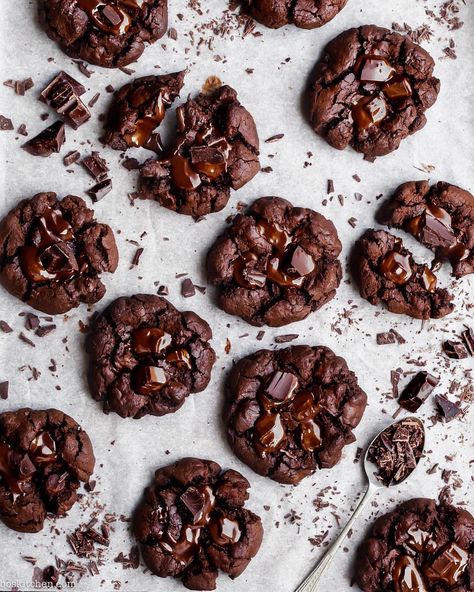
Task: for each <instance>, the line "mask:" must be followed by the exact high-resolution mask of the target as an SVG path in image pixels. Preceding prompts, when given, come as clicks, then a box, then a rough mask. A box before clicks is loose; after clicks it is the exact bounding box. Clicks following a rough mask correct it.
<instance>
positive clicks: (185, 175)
mask: <svg viewBox="0 0 474 592" xmlns="http://www.w3.org/2000/svg"><path fill="white" fill-rule="evenodd" d="M176 115H177V118H178V129H179V130H180V131H181V132H184V131H185V129H186V127H185V122H184V115H183V111H182V107H178V109H177V110H176ZM193 133H194V132H193ZM190 134H191V132H190V133H189V134H188V135H187V136H186V139H184V140H182V141H181V142H180V143H178V145H177V146H176V147H175V149H174V151H173V154H172V156H171V158H169V159H168V160H165V161H162V162H164V163H166V164H170V166H171V179H172V181H173V185H174V186H175V187H177V188H178V189H184V190H190V189H196V187H199V185H201V183H202V178H201V175H204V176H205V177H206V178H207V179H209V180H211V181H216V180H217V179H218V178H219V177H220V176H221V175H222V173H224V172H225V171H227V164H228V160H229V155H230V151H231V148H232V146H231V145H230V144H229V142H228V141H227V140H226V138H225V137H224V136H223V135H222V134H221V133H220V132H219V131H218V130H217V129H216V128H215V127H214V126H212V125H210V126H206V127H204V128H202V129H201V130H199V131H198V132H196V133H194V138H193V142H192V144H191V146H190V147H189V148H188V150H189V156H185V155H183V154H180V152H179V151H180V149H181V147H182V146H183V145H184V143H185V142H186V141H187V140H189V135H190Z"/></svg>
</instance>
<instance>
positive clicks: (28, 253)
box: [18, 209, 88, 283]
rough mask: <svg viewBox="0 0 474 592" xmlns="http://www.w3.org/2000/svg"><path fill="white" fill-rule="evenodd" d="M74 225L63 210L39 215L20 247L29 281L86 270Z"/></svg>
mask: <svg viewBox="0 0 474 592" xmlns="http://www.w3.org/2000/svg"><path fill="white" fill-rule="evenodd" d="M74 239H75V236H74V232H73V229H72V227H71V225H70V224H69V222H67V220H65V219H64V217H63V215H62V213H61V211H60V210H53V209H49V210H47V211H46V212H44V213H43V215H42V216H40V217H38V218H37V219H36V220H35V222H34V224H33V228H32V231H31V233H30V236H29V238H28V242H29V243H30V244H27V245H24V246H23V247H20V248H19V249H18V260H19V263H20V267H21V269H22V271H23V273H24V274H25V276H26V278H27V279H28V280H29V281H30V282H34V283H44V282H51V281H67V280H70V279H72V278H73V277H74V276H76V275H79V274H81V273H84V272H85V271H87V268H88V264H87V261H86V260H85V258H84V256H83V255H81V254H79V255H78V256H76V254H75V249H74V244H73V241H74Z"/></svg>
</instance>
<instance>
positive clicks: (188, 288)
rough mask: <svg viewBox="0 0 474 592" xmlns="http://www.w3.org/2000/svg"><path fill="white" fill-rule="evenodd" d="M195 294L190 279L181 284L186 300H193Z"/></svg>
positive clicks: (182, 293)
mask: <svg viewBox="0 0 474 592" xmlns="http://www.w3.org/2000/svg"><path fill="white" fill-rule="evenodd" d="M194 294H196V289H195V287H194V284H193V282H192V281H191V280H190V279H189V278H186V279H184V280H183V282H182V284H181V295H182V296H183V297H184V298H191V296H194Z"/></svg>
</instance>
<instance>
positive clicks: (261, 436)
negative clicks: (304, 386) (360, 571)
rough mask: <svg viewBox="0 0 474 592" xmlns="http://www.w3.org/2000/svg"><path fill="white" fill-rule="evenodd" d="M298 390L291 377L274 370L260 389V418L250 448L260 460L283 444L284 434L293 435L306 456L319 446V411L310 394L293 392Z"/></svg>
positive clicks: (295, 382) (297, 383)
mask: <svg viewBox="0 0 474 592" xmlns="http://www.w3.org/2000/svg"><path fill="white" fill-rule="evenodd" d="M298 387H299V382H298V378H297V377H296V376H295V375H294V374H292V373H291V372H281V371H279V370H278V371H276V372H274V373H273V375H272V376H271V377H270V379H269V380H268V382H267V384H266V385H265V386H264V387H263V388H261V389H260V391H259V393H258V401H259V403H260V409H261V414H260V416H259V417H258V418H257V420H256V421H255V424H254V426H253V430H254V445H255V448H256V450H257V451H258V453H259V454H260V455H261V456H262V457H264V456H265V455H267V454H269V453H272V452H276V451H277V450H278V449H279V448H280V447H281V446H282V445H283V444H284V442H285V440H286V437H287V432H295V433H296V434H297V437H298V438H299V441H300V444H301V447H302V448H303V449H304V450H306V451H307V452H312V451H313V450H315V449H316V448H319V447H320V446H321V443H322V440H321V431H320V428H319V426H318V424H317V423H316V422H315V417H316V416H317V415H318V413H319V412H320V411H321V407H320V405H319V404H318V403H317V402H316V399H315V395H314V394H313V393H312V392H311V391H310V390H304V391H301V392H297V391H298Z"/></svg>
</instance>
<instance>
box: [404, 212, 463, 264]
mask: <svg viewBox="0 0 474 592" xmlns="http://www.w3.org/2000/svg"><path fill="white" fill-rule="evenodd" d="M406 229H407V230H408V232H410V233H411V234H413V236H414V237H415V238H417V239H418V240H420V241H421V242H423V243H424V244H425V245H426V246H428V247H429V248H431V249H432V250H434V252H435V261H434V265H433V268H434V269H436V268H439V266H440V265H441V263H442V262H443V261H445V260H449V261H451V263H457V262H459V261H463V260H464V259H466V258H467V257H468V256H469V253H470V251H469V249H468V248H467V247H466V246H465V245H464V244H463V243H461V242H460V241H459V240H458V239H457V237H456V235H455V233H454V230H453V227H452V220H451V216H450V214H449V213H448V212H447V211H446V210H445V209H444V208H441V207H439V206H436V205H434V204H428V205H427V206H426V208H425V209H424V210H423V212H422V213H421V214H420V215H419V216H415V217H414V218H412V219H411V220H409V221H408V223H407V224H406Z"/></svg>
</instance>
